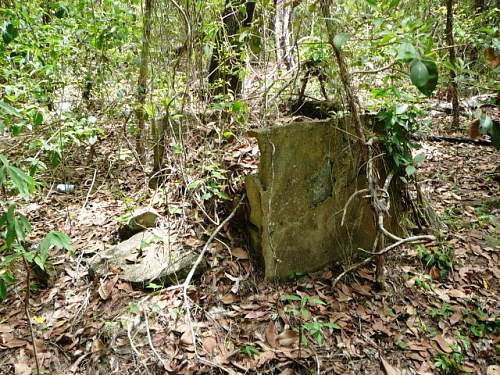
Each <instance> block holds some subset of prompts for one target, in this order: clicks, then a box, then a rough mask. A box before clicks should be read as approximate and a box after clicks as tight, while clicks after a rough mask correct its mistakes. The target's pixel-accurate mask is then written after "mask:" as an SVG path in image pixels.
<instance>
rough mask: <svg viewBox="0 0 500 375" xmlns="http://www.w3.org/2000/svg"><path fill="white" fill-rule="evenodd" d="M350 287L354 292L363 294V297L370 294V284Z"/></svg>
mask: <svg viewBox="0 0 500 375" xmlns="http://www.w3.org/2000/svg"><path fill="white" fill-rule="evenodd" d="M352 289H353V290H354V291H355V292H356V293H359V294H361V295H362V296H365V297H370V296H371V295H372V293H371V290H372V287H371V285H370V284H363V285H359V284H357V285H354V286H353V287H352Z"/></svg>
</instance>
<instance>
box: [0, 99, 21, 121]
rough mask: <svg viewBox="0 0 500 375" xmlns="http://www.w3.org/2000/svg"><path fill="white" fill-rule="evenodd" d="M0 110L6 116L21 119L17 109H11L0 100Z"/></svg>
mask: <svg viewBox="0 0 500 375" xmlns="http://www.w3.org/2000/svg"><path fill="white" fill-rule="evenodd" d="M0 110H1V111H2V112H3V113H4V114H6V115H10V116H14V117H18V118H21V117H22V116H21V114H20V113H19V111H18V110H17V109H15V108H14V107H12V106H11V105H10V104H7V103H5V102H4V101H3V100H0Z"/></svg>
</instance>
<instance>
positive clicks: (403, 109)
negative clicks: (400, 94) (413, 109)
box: [396, 104, 409, 115]
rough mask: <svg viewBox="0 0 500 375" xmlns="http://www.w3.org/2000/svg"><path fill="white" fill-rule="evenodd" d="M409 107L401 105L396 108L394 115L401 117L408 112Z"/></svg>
mask: <svg viewBox="0 0 500 375" xmlns="http://www.w3.org/2000/svg"><path fill="white" fill-rule="evenodd" d="M408 108H409V105H408V104H401V105H398V106H396V114H397V115H402V114H403V113H405V112H406V111H408Z"/></svg>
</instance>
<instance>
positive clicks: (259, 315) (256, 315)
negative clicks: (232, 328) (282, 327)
mask: <svg viewBox="0 0 500 375" xmlns="http://www.w3.org/2000/svg"><path fill="white" fill-rule="evenodd" d="M266 315H267V311H251V312H249V313H248V314H246V315H245V319H260V318H262V317H264V316H266Z"/></svg>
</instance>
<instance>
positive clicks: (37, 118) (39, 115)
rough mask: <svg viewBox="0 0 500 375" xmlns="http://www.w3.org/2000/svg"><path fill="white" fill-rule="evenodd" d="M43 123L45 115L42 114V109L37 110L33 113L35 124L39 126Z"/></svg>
mask: <svg viewBox="0 0 500 375" xmlns="http://www.w3.org/2000/svg"><path fill="white" fill-rule="evenodd" d="M42 123H43V115H42V112H40V111H36V112H35V113H34V114H33V125H35V127H38V126H40V125H42Z"/></svg>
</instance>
